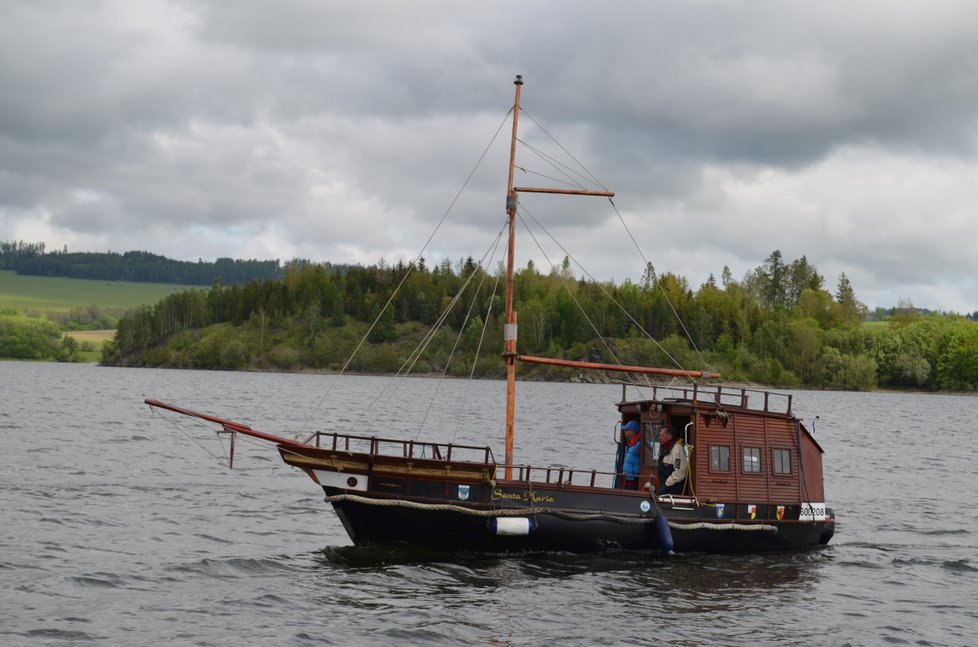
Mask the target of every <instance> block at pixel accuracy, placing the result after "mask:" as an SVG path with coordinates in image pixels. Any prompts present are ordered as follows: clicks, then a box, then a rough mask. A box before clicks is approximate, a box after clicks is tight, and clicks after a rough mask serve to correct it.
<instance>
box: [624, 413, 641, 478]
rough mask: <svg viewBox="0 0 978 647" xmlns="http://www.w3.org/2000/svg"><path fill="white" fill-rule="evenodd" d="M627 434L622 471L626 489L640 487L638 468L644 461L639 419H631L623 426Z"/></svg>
mask: <svg viewBox="0 0 978 647" xmlns="http://www.w3.org/2000/svg"><path fill="white" fill-rule="evenodd" d="M621 431H622V433H623V434H624V435H625V448H624V449H625V458H624V460H622V464H621V471H622V472H623V473H624V474H625V489H626V490H637V489H638V470H639V467H640V465H641V463H642V459H641V452H642V443H641V440H642V434H641V433H640V428H639V425H638V420H629V421H628V422H626V423H624V424H623V425H622V426H621Z"/></svg>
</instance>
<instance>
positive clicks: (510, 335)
mask: <svg viewBox="0 0 978 647" xmlns="http://www.w3.org/2000/svg"><path fill="white" fill-rule="evenodd" d="M513 83H514V84H515V85H516V98H515V99H514V101H513V139H512V141H511V143H510V147H509V180H508V183H507V185H506V214H507V216H508V217H509V247H508V250H507V252H506V314H505V318H504V322H505V325H504V333H503V357H505V358H506V465H505V470H504V471H505V478H506V480H512V478H513V424H514V423H513V420H514V418H515V415H516V313H515V312H513V267H514V256H515V253H516V207H517V203H518V198H517V197H516V191H514V190H513V175H514V174H515V171H516V127H517V124H518V123H519V119H520V90H521V89H522V88H523V76H522V75H520V74H517V75H516V81H514V82H513Z"/></svg>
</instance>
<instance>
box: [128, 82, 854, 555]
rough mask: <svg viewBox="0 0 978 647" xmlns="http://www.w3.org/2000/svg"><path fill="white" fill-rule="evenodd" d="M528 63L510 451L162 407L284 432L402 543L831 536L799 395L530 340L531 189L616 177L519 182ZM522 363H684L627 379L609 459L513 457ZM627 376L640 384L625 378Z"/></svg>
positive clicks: (579, 547) (510, 369) (601, 543)
mask: <svg viewBox="0 0 978 647" xmlns="http://www.w3.org/2000/svg"><path fill="white" fill-rule="evenodd" d="M522 85H523V82H522V78H521V77H519V76H518V77H517V78H516V92H515V100H514V106H513V111H512V115H513V117H512V118H513V123H512V140H511V147H510V161H509V175H508V187H507V200H506V211H507V218H508V233H509V237H508V247H507V264H506V296H505V319H504V321H505V326H504V328H505V332H504V348H503V356H504V358H505V360H506V369H507V370H506V378H507V379H506V381H507V389H506V392H507V397H506V417H505V454H504V460H503V462H502V463H497V461H496V458H495V455H494V453H493V451H492V449H491V448H490V447H488V446H470V445H459V444H453V443H437V442H421V441H417V440H396V439H389V438H379V437H374V436H358V435H353V434H345V433H326V432H315V433H313V434H311V435H309V436H307V437H306V438H305V439H303V440H294V439H289V438H286V437H284V436H280V435H276V434H270V433H265V432H263V431H259V430H255V429H252V428H251V427H249V426H248V425H245V424H242V423H239V422H234V421H232V420H227V419H224V418H221V417H217V416H213V415H210V414H206V413H201V412H197V411H193V410H190V409H186V408H183V407H179V406H175V405H172V404H167V403H164V402H160V401H158V400H153V399H147V400H146V403H147V404H149V405H150V406H151V407H154V408H158V409H164V410H169V411H173V412H176V413H179V414H183V415H187V416H192V417H195V418H198V419H202V420H205V421H209V422H211V423H215V424H216V425H218V426H219V432H220V433H227V434H229V435H230V438H231V455H230V456H231V458H230V461H231V462H232V463H233V457H234V446H235V439H236V437H237V435H238V434H242V435H245V436H250V437H253V438H258V439H260V440H264V441H268V442H271V443H275V444H276V445H277V448H278V451H279V453H280V454H281V457H282V460H283V461H284V462H285V463H287V464H288V465H292V466H294V467H296V468H299V469H301V470H303V471H304V472H305V473H306V474H308V475H309V477H310V478H311V479H312V480H313V481H314V482H315V483H317V484H318V485H319V486H321V487H322V488H323V491H324V492H325V495H326V500H327V501H328V502H329V503H330V504H331V505H332V506H333V508H334V509H335V511H336V513H337V515H338V517H339V518H340V520H341V522H342V523H343V526H344V528H345V529H346V531H347V533H348V534H349V536H350V539H351V540H352V541H353V543H354V544H356V545H358V546H363V545H372V544H392V543H407V544H411V545H415V546H419V547H423V548H429V549H447V550H470V551H488V552H513V551H520V552H522V551H571V552H595V551H601V550H608V549H625V550H663V551H665V552H673V551H678V552H686V551H706V552H762V551H771V550H790V549H798V548H805V547H810V546H817V545H819V544H826V543H828V542H829V540H830V539H831V538H832V535H833V533H834V527H835V526H834V517H833V514H832V511H831V510H830V509H828V508H826V504H825V494H824V484H823V477H822V454H823V452H822V448H821V447H820V446H819V444H818V443H817V442H816V441H815V439H814V437H813V436H812V434H811V433H810V432H809V430H808V429H807V428H806V427H805V426H804V424H803V423H802V421H801V420H799V419H798V418H797V417H796V416H795V415H794V414H793V412H792V396H790V395H780V394H775V393H771V392H766V391H757V390H750V389H745V388H739V387H729V386H722V385H716V384H705V383H700V382H697V381H696V380H701V379H713V378H716V377H719V376H717V375H716V374H715V373H712V372H709V371H688V370H683V369H667V368H654V367H641V366H623V365H620V364H600V363H594V362H578V361H570V360H563V359H552V358H543V357H533V356H526V355H520V354H519V353H518V351H517V316H516V315H517V313H516V312H515V311H514V308H513V275H514V250H515V240H516V217H517V209H518V206H519V202H518V195H519V194H520V193H559V194H570V195H583V196H602V197H609V198H610V197H611V196H613V195H614V194H613V193H611V192H608V191H592V190H587V189H577V188H571V189H548V188H534V187H515V186H514V184H513V179H514V171H515V168H516V151H517V144H518V141H519V140H518V137H517V132H518V123H519V116H520V94H521V90H522ZM519 362H527V363H537V364H553V365H558V366H565V367H572V368H575V369H579V370H588V371H601V372H621V373H626V374H634V375H645V376H648V375H656V376H660V377H669V378H673V379H676V378H683V379H686V380H689V382H688V383H686V384H683V385H680V386H676V385H672V384H670V385H664V384H652V383H649V384H648V385H647V386H645V387H644V389H643V390H644V391H651V393H650V394H647V393H646V394H642V391H638V393H639V394H638V395H635V391H636V388H637V387H635V386H629V385H623V386H622V394H621V399H620V401H619V402H618V404H617V408H618V414H617V415H618V418H619V420H620V434H621V436H620V443H619V447H620V451H619V455H618V457H617V460H616V465H615V469H614V471H599V470H596V469H571V468H564V467H559V468H557V467H534V466H530V465H523V464H517V463H516V462H515V459H514V446H515V423H514V418H515V416H514V411H515V397H516V367H517V365H518V363H519ZM629 389H632V391H629Z"/></svg>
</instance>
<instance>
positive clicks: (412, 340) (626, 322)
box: [103, 251, 978, 391]
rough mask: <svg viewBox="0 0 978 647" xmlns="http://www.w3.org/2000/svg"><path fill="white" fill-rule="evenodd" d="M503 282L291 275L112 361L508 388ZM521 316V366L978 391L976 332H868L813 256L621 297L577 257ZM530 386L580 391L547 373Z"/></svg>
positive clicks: (176, 300) (162, 324) (538, 277)
mask: <svg viewBox="0 0 978 647" xmlns="http://www.w3.org/2000/svg"><path fill="white" fill-rule="evenodd" d="M499 283H500V280H499V272H498V271H497V272H495V273H489V272H487V271H486V270H485V269H484V268H482V267H481V266H480V265H478V264H477V263H475V262H474V261H473V260H472V259H471V258H469V259H467V260H465V261H459V262H456V263H452V262H450V261H448V260H445V261H443V262H442V263H440V264H439V265H437V266H435V267H431V268H429V267H427V266H426V264H425V262H424V260H423V259H421V260H420V261H419V262H418V263H417V264H405V263H403V262H400V263H397V264H396V265H392V266H389V265H386V264H384V263H381V264H379V265H377V266H370V267H349V268H343V270H342V271H341V270H339V269H337V268H333V267H330V266H328V265H319V264H314V263H308V262H291V263H287V264H286V265H285V267H284V270H283V277H282V279H281V280H255V281H251V282H249V283H247V284H234V285H222V284H220V283H217V282H215V283H214V284H213V285H212V286H211V288H210V289H209V290H187V291H185V292H182V293H177V294H174V295H171V296H169V297H166V298H164V299H163V300H162V301H160V302H159V303H157V304H156V305H155V306H151V307H150V306H144V307H140V308H137V309H136V310H135V311H133V312H131V313H130V314H128V315H126V316H124V317H122V318H121V319H120V321H119V324H118V330H117V333H116V336H115V339H114V340H113V341H112V342H110V343H107V344H106V346H105V349H104V351H103V363H104V364H110V365H117V366H163V367H187V368H209V369H251V370H263V369H278V370H303V369H312V370H328V371H339V370H351V371H367V372H383V373H394V372H411V373H446V374H449V375H459V376H461V375H470V374H472V375H476V376H482V377H499V376H501V375H503V372H504V364H503V360H502V358H501V356H500V351H501V349H502V336H503V330H502V328H503V327H502V324H501V318H502V309H503V307H502V306H503V303H502V300H503V297H502V287H501V286H500V285H499ZM514 307H515V309H516V310H517V311H518V314H519V348H520V352H521V353H524V354H531V355H545V356H549V357H563V358H567V359H575V360H587V361H598V362H606V363H622V364H640V365H651V366H666V367H681V368H685V369H690V370H699V369H703V368H710V369H713V370H717V371H719V372H720V373H721V374H722V375H723V378H724V379H725V380H727V381H744V382H753V383H762V384H770V385H775V386H782V387H795V386H804V387H816V388H835V389H860V390H865V389H872V388H875V387H877V386H884V387H894V388H915V389H929V390H955V391H972V390H975V389H976V387H978V325H976V324H975V323H974V322H972V321H970V320H969V319H967V318H965V317H961V316H957V315H946V314H925V313H921V312H920V311H918V310H917V309H915V308H914V307H913V306H912V304H909V303H907V304H902V305H901V307H898V308H895V309H894V310H893V311H892V312H891V313H890V316H889V318H888V322H887V323H886V324H883V325H879V324H876V325H866V324H865V323H864V322H865V320H866V319H867V318H868V315H869V313H868V312H867V308H866V306H865V305H863V304H862V303H860V302H859V301H858V299H857V298H856V294H855V291H854V289H853V287H852V285H851V283H850V281H849V279H848V278H847V277H846V275H845V274H842V275H840V276H839V278H838V281H837V283H836V286H835V289H834V291H829V290H828V289H826V287H825V285H824V279H823V277H822V276H821V275H820V274H819V273H818V271H817V269H816V268H815V267H814V266H813V265H811V264H810V263H809V262H808V261H807V259H806V258H805V257H804V256H803V257H802V258H800V259H796V260H794V261H791V262H790V263H789V262H786V261H785V260H784V259H783V258H782V256H781V253H780V252H779V251H774V252H772V253H771V254H770V255H769V256H768V258H766V259H765V260H764V261H763V263H762V264H761V265H759V266H758V267H757V268H755V269H754V270H752V271H750V272H748V273H747V274H746V275H745V276H744V277H743V278H742V279H741V280H739V281H738V280H735V279H734V278H733V277H732V276H731V273H730V270H729V269H728V268H726V267H724V268H723V270H722V272H721V275H720V280H719V281H717V280H716V279H715V278H714V277H713V276H711V277H710V278H709V280H707V281H706V282H704V283H703V284H702V285H700V286H699V287H698V288H695V289H693V288H691V287H690V286H689V285H688V282H687V281H686V279H685V278H683V277H680V276H677V275H674V274H671V273H665V274H662V275H657V274H656V272H655V269H654V268H653V267H652V265H651V264H649V266H648V267H647V268H646V272H645V276H644V277H643V279H642V281H640V282H639V283H634V282H631V281H625V282H624V283H622V284H621V285H614V284H612V283H607V282H598V281H593V280H586V279H583V278H575V277H574V276H573V273H572V272H571V269H570V264H569V261H568V259H566V258H565V259H564V264H563V266H562V267H560V268H556V269H554V270H552V271H550V272H548V273H541V272H539V271H538V270H537V269H536V267H534V265H533V264H532V263H530V264H528V265H527V266H526V267H525V268H522V269H520V270H519V271H517V273H516V276H515V284H514ZM354 351H358V352H354ZM422 351H423V352H422ZM350 358H352V360H351V359H350ZM520 374H521V375H522V376H524V377H529V378H539V379H575V378H577V377H578V376H577V374H576V373H575V372H573V371H570V370H568V369H559V368H553V367H544V366H522V367H521V369H520Z"/></svg>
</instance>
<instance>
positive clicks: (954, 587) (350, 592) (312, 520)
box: [0, 362, 978, 646]
mask: <svg viewBox="0 0 978 647" xmlns="http://www.w3.org/2000/svg"><path fill="white" fill-rule="evenodd" d="M397 384H398V385H399V386H398V388H397V389H396V390H394V388H393V383H392V382H391V381H390V380H389V379H387V378H381V377H343V378H340V379H336V378H334V377H333V376H323V375H283V374H257V373H222V372H200V371H174V370H153V369H115V368H102V367H96V366H90V365H57V364H37V363H21V362H0V644H2V645H69V644H100V645H103V644H105V645H129V644H134V643H139V644H143V645H155V644H171V645H184V644H187V645H236V646H238V645H242V644H263V645H305V644H309V645H313V644H315V645H331V644H332V645H373V644H435V645H437V644H442V645H457V644H487V645H553V644H560V645H592V644H603V645H612V644H653V643H654V644H681V645H699V644H727V645H755V644H817V645H846V644H852V645H877V644H897V645H903V644H909V645H974V644H978V541H976V533H978V501H976V500H975V499H976V487H975V483H976V474H978V438H976V429H975V428H976V423H975V414H976V411H978V408H976V405H978V399H975V398H973V397H967V396H949V395H920V394H914V395H906V394H893V393H876V394H858V393H834V392H802V393H797V394H796V395H795V405H794V410H795V412H796V414H797V415H798V416H799V417H801V418H803V419H804V420H806V422H807V423H808V424H809V426H811V422H812V420H813V419H814V418H815V416H819V418H818V421H817V424H816V437H817V439H818V441H819V442H820V443H821V444H822V446H823V448H824V449H825V451H826V456H825V477H826V496H827V500H828V504H829V505H830V506H831V507H833V508H834V509H835V512H836V515H837V517H838V522H837V529H836V535H835V539H834V540H833V542H832V543H831V545H829V546H828V547H826V548H824V549H818V550H812V551H808V552H803V553H796V554H787V555H774V556H770V555H769V556H737V557H729V556H705V555H695V556H690V555H681V556H677V557H675V558H665V557H661V556H659V555H656V554H609V555H602V556H571V555H535V556H526V557H485V556H474V555H467V554H464V553H458V554H450V555H443V554H428V553H419V552H415V551H411V550H405V549H400V550H393V549H382V550H379V549H361V548H354V547H352V546H351V545H350V541H349V539H348V538H347V536H346V533H345V532H344V531H343V528H342V526H341V525H340V523H339V520H338V519H337V517H336V515H335V514H334V513H333V512H332V510H331V509H330V508H329V506H328V505H327V504H325V503H324V502H323V495H322V490H321V489H320V488H319V487H318V486H317V485H315V484H314V483H313V482H312V481H311V480H310V479H309V478H308V477H307V476H305V474H303V473H301V472H298V471H294V470H292V469H291V468H288V467H287V466H285V465H283V464H282V463H281V461H280V459H279V457H278V454H277V452H276V451H275V450H274V449H273V448H272V447H271V446H270V445H265V446H261V445H252V444H250V443H249V444H245V443H242V442H240V441H239V444H238V448H237V451H236V456H235V469H234V470H233V471H229V470H228V469H227V467H226V466H225V465H222V463H221V460H222V459H223V456H224V452H223V450H222V447H221V445H220V443H219V442H218V440H217V439H216V437H215V435H214V434H213V432H212V431H210V430H208V429H205V428H203V427H201V426H199V425H196V424H195V423H193V422H192V421H191V420H190V419H187V418H180V417H176V416H172V415H166V416H164V415H160V414H158V413H154V412H152V411H150V410H149V408H148V407H146V406H145V405H144V404H142V402H143V399H144V398H145V397H152V398H157V399H160V400H164V401H168V402H172V403H175V404H180V405H183V406H186V407H189V408H194V409H199V410H204V411H207V412H210V413H213V414H215V415H218V416H223V417H228V418H232V419H235V420H237V421H240V422H244V423H247V424H249V425H251V426H253V427H255V428H257V429H262V430H264V431H268V432H272V433H277V434H282V435H291V434H292V433H296V432H298V431H300V430H304V431H307V432H309V431H315V430H325V431H349V430H356V431H357V432H358V433H359V432H368V433H371V434H383V435H388V436H395V437H402V438H408V437H410V438H415V437H419V438H421V439H423V440H441V441H445V440H448V439H450V438H452V437H453V436H454V440H455V442H457V443H473V444H480V445H481V444H490V445H491V446H492V447H493V449H494V451H495V454H496V457H497V459H498V460H501V459H502V453H503V451H502V428H503V417H504V416H503V411H502V408H501V406H500V405H501V403H502V401H503V400H502V399H503V397H504V393H505V385H504V384H503V383H502V382H497V381H474V382H468V381H460V380H454V381H438V380H434V379H409V380H401V381H400V382H398V383H397ZM620 395H621V389H620V387H616V386H602V385H580V384H538V383H528V384H520V386H519V390H518V398H519V400H518V403H519V404H518V411H517V434H518V435H517V442H516V453H517V462H524V463H530V464H533V465H545V464H551V463H566V464H569V465H572V466H575V467H586V468H597V469H603V470H607V469H611V463H612V460H613V456H614V445H613V440H612V434H613V426H614V422H615V420H616V409H615V407H614V403H615V402H616V401H617V400H618V399H619V397H620ZM460 402H464V406H462V407H460V406H459V403H460ZM529 402H533V403H534V411H535V413H534V412H531V410H530V407H529V406H527V405H528V403H529ZM351 403H352V404H351ZM540 412H545V413H540ZM567 456H569V457H570V458H565V457H567Z"/></svg>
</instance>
